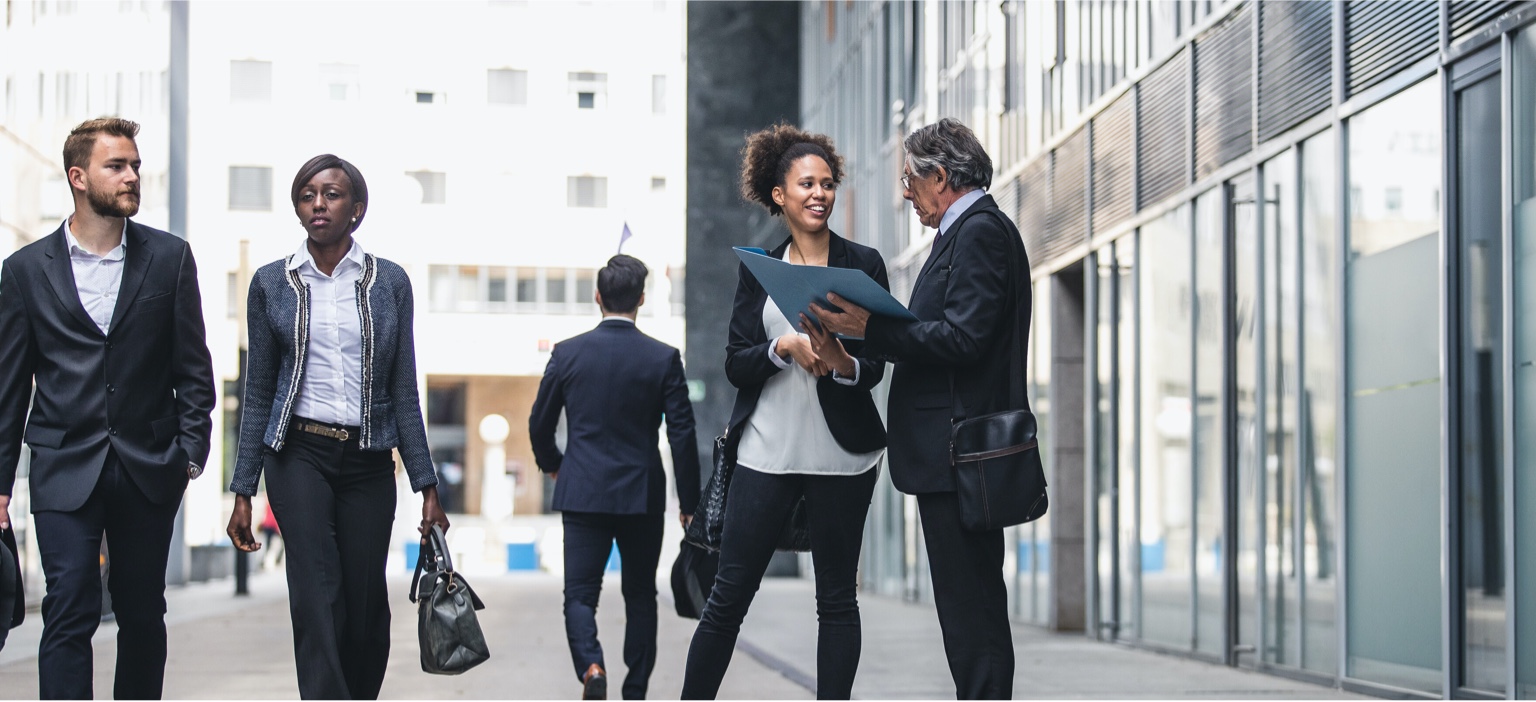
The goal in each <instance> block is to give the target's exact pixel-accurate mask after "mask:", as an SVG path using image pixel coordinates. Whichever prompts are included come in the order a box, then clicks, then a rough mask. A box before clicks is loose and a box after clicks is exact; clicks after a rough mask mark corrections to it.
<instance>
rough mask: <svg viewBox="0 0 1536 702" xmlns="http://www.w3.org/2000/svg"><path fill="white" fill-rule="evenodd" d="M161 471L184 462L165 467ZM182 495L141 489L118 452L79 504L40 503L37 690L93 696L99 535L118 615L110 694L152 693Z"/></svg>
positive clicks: (159, 672)
mask: <svg viewBox="0 0 1536 702" xmlns="http://www.w3.org/2000/svg"><path fill="white" fill-rule="evenodd" d="M166 470H185V469H184V468H179V467H167V468H166ZM178 504H179V503H176V502H173V503H170V504H164V505H161V504H155V503H153V502H150V501H149V498H147V497H145V496H144V493H143V492H141V491H140V490H139V488H138V486H136V485H134V484H133V480H131V479H130V478H129V477H128V471H126V470H124V469H123V465H122V463H121V462H120V461H118V458H117V454H116V453H115V452H113V451H110V450H109V451H108V452H107V463H106V466H105V467H103V468H102V471H101V477H100V478H98V479H97V481H96V487H95V489H94V490H92V492H91V496H90V497H89V498H87V499H86V501H85V504H83V505H81V506H80V508H79V509H77V510H74V511H72V512H37V513H35V514H33V519H34V520H35V522H36V524H37V550H38V555H39V556H40V557H41V558H42V564H43V577H44V579H45V580H46V581H47V583H48V591H47V594H46V595H44V596H43V637H42V641H41V642H40V643H39V645H38V650H37V673H38V692H39V695H40V696H41V697H42V698H43V699H79V700H88V699H91V696H92V694H93V691H92V684H91V683H92V677H93V674H92V667H91V661H92V656H91V636H92V635H94V634H95V633H96V627H97V625H98V624H100V623H101V539H102V535H103V534H105V535H106V539H107V550H108V553H109V556H110V566H109V567H110V571H109V576H108V579H107V589H108V590H109V591H110V592H111V593H112V614H113V615H114V616H116V618H117V668H116V674H115V679H114V682H113V687H112V695H113V697H115V698H117V699H143V700H150V699H159V698H160V693H161V688H162V687H163V684H164V682H165V653H166V636H165V563H166V559H167V557H168V556H169V555H170V551H171V533H172V531H174V529H175V524H176V508H177V506H178Z"/></svg>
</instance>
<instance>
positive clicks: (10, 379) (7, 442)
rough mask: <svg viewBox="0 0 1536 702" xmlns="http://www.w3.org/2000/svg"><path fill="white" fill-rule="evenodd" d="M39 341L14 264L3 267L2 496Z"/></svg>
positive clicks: (11, 474) (12, 479)
mask: <svg viewBox="0 0 1536 702" xmlns="http://www.w3.org/2000/svg"><path fill="white" fill-rule="evenodd" d="M36 368H37V343H36V341H35V339H34V338H33V336H32V323H31V321H30V320H28V318H27V305H26V301H25V300H24V299H22V294H21V284H20V282H19V281H17V280H16V271H15V267H14V266H12V265H11V262H10V261H6V262H5V265H4V267H3V269H0V495H5V496H9V495H10V494H11V488H12V487H13V486H14V485H15V483H16V461H17V460H18V459H20V458H21V435H22V430H23V429H24V427H25V425H26V421H27V406H28V405H30V404H31V403H32V373H33V371H34V370H36Z"/></svg>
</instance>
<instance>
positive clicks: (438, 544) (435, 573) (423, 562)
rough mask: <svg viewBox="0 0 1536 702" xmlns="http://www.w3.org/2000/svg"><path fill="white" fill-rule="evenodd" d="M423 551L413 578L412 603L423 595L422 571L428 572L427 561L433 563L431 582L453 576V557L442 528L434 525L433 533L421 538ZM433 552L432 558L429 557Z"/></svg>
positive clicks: (417, 557) (418, 555)
mask: <svg viewBox="0 0 1536 702" xmlns="http://www.w3.org/2000/svg"><path fill="white" fill-rule="evenodd" d="M421 542H422V543H421V547H422V548H421V551H420V553H418V554H417V556H416V575H415V576H413V577H412V578H411V591H410V597H411V602H412V603H414V602H416V601H417V600H418V599H420V597H421V595H422V593H421V592H420V591H421V589H422V587H423V586H422V578H421V575H422V571H424V570H426V566H427V561H428V559H429V558H430V560H431V561H432V566H433V567H432V572H431V573H429V574H428V575H429V576H430V579H431V580H436V579H437V578H438V577H439V576H442V575H448V576H450V577H451V576H452V575H453V556H452V555H450V554H449V553H448V539H447V537H445V536H443V529H442V527H440V526H438V525H436V524H433V525H432V531H431V532H430V533H428V534H427V535H426V536H423V537H421ZM429 550H430V551H431V556H428V555H427V552H428V551H429Z"/></svg>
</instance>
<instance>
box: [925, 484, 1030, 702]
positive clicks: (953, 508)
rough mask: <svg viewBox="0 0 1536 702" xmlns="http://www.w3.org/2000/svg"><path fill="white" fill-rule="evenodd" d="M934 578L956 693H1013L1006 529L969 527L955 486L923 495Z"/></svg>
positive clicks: (989, 696) (998, 696)
mask: <svg viewBox="0 0 1536 702" xmlns="http://www.w3.org/2000/svg"><path fill="white" fill-rule="evenodd" d="M917 512H918V514H919V515H920V516H921V517H922V520H923V542H924V544H925V545H927V547H928V572H929V574H930V575H931V576H932V578H933V604H934V606H935V608H936V609H937V610H938V613H939V628H940V629H942V630H943V632H944V655H945V657H947V658H948V659H949V672H950V675H952V676H953V677H954V679H955V698H956V699H961V700H1006V699H1009V698H1010V697H1012V696H1013V629H1012V627H1011V625H1010V624H1009V621H1008V588H1007V585H1005V584H1004V583H1003V530H1002V529H994V530H992V531H967V530H966V529H965V527H963V526H961V524H960V501H959V498H958V497H957V496H956V495H955V493H953V492H934V493H925V494H921V495H918V496H917Z"/></svg>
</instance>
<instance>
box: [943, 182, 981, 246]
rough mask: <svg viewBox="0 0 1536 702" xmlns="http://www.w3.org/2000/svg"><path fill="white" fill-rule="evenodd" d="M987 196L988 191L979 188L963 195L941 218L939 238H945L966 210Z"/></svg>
mask: <svg viewBox="0 0 1536 702" xmlns="http://www.w3.org/2000/svg"><path fill="white" fill-rule="evenodd" d="M986 194H987V191H985V190H982V189H981V188H977V189H975V190H972V191H970V192H968V193H966V194H964V195H961V196H960V199H959V200H956V201H955V204H953V205H950V206H949V209H947V210H944V216H943V217H940V218H939V236H944V234H945V233H947V232H948V231H949V228H950V226H951V225H953V224H954V223H955V220H957V219H960V215H963V214H965V211H966V210H968V209H971V205H974V204H976V201H977V200H980V199H981V198H983V197H985V196H986Z"/></svg>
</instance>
